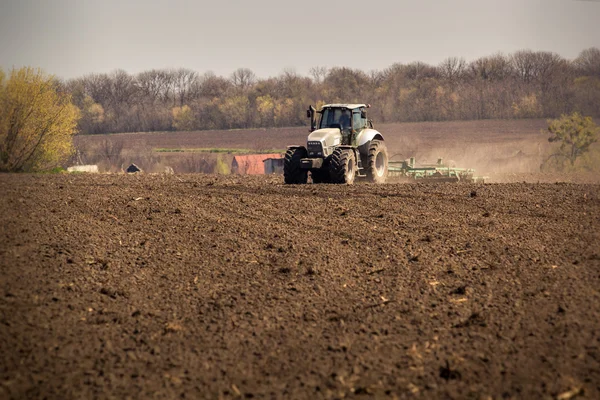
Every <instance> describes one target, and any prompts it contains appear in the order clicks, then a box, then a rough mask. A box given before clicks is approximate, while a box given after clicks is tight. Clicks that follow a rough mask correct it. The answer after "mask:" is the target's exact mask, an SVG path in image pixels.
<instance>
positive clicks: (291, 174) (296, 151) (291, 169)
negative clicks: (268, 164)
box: [283, 147, 308, 185]
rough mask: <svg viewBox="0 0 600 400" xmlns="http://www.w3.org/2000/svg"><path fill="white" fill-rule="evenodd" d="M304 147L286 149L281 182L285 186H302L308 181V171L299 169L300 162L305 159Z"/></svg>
mask: <svg viewBox="0 0 600 400" xmlns="http://www.w3.org/2000/svg"><path fill="white" fill-rule="evenodd" d="M307 155H308V154H307V152H306V149H305V148H304V147H296V148H292V149H288V150H287V151H286V152H285V158H284V160H283V180H284V182H285V183H286V184H292V185H294V184H304V183H306V181H307V180H308V171H307V170H305V169H302V168H301V165H300V160H302V159H303V158H306V157H307Z"/></svg>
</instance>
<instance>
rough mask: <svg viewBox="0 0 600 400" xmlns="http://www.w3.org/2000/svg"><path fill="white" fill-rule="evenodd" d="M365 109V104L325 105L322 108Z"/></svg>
mask: <svg viewBox="0 0 600 400" xmlns="http://www.w3.org/2000/svg"><path fill="white" fill-rule="evenodd" d="M361 107H365V108H366V107H367V105H366V104H325V105H324V106H323V108H348V109H350V110H353V109H355V108H361Z"/></svg>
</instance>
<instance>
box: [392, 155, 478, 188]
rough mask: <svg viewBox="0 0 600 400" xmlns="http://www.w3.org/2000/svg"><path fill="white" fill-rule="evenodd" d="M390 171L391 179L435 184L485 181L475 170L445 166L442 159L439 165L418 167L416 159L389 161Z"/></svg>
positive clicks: (439, 160)
mask: <svg viewBox="0 0 600 400" xmlns="http://www.w3.org/2000/svg"><path fill="white" fill-rule="evenodd" d="M388 171H389V176H391V177H405V178H410V179H414V180H427V181H433V182H467V183H483V182H484V181H485V177H483V176H475V175H474V174H475V170H474V169H471V168H456V167H449V166H446V165H444V163H443V160H442V159H441V158H440V159H438V162H437V164H423V165H420V166H417V165H416V161H415V158H414V157H411V158H409V159H408V160H405V161H389V163H388Z"/></svg>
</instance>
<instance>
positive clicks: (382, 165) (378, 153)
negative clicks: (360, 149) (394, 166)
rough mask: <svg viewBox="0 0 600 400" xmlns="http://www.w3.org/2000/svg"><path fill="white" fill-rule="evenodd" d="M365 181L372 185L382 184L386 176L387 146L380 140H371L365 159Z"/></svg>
mask: <svg viewBox="0 0 600 400" xmlns="http://www.w3.org/2000/svg"><path fill="white" fill-rule="evenodd" d="M366 169H367V171H366V173H367V179H368V180H369V181H371V182H374V183H384V182H385V180H386V179H387V176H388V152H387V146H386V145H385V143H384V142H383V141H381V140H377V139H374V140H371V144H370V145H369V155H368V157H367V168H366Z"/></svg>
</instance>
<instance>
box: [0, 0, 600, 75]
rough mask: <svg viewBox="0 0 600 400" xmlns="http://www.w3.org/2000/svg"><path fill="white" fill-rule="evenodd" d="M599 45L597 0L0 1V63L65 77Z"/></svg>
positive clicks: (296, 66) (276, 69)
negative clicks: (119, 72) (114, 72)
mask: <svg viewBox="0 0 600 400" xmlns="http://www.w3.org/2000/svg"><path fill="white" fill-rule="evenodd" d="M590 47H598V48H600V1H597V0H412V1H408V0H395V1H392V0H387V1H384V0H368V1H358V0H345V1H339V0H324V1H323V0H322V1H309V0H306V1H299V2H289V1H286V0H252V1H249V0H246V1H242V0H212V1H206V0H191V1H188V0H102V1H101V0H94V1H92V0H2V2H1V3H0V67H2V68H3V69H4V70H5V71H7V70H10V69H12V68H19V67H22V66H32V67H36V68H42V69H43V70H44V71H45V72H47V73H49V74H53V75H56V76H57V77H60V78H63V79H71V78H77V77H81V76H84V75H87V74H90V73H106V72H111V71H114V70H116V69H123V70H125V71H127V72H128V73H131V74H135V73H138V72H141V71H145V70H150V69H155V68H156V69H160V68H181V67H183V68H189V69H192V70H194V71H197V72H199V73H206V72H213V73H215V74H217V75H220V76H229V75H230V74H231V73H232V72H233V71H234V70H236V69H238V68H249V69H251V70H252V71H253V72H254V73H255V74H256V75H257V76H258V77H260V78H268V77H274V76H277V75H279V74H281V73H282V72H283V71H284V70H294V71H296V72H297V73H298V74H301V75H308V74H309V71H310V68H311V67H317V66H322V67H328V68H331V67H335V66H337V67H350V68H356V69H360V70H363V71H365V72H369V71H372V70H383V69H385V68H387V67H389V66H391V65H392V64H394V63H397V62H401V63H409V62H413V61H422V62H426V63H429V64H432V65H437V64H438V63H440V62H441V61H443V60H444V59H445V58H447V57H463V58H465V60H467V61H472V60H475V59H477V58H479V57H483V56H489V55H492V54H496V53H499V52H500V53H504V54H510V53H513V52H515V51H517V50H522V49H530V50H536V51H537V50H542V51H552V52H555V53H558V54H560V55H561V56H563V57H565V58H568V59H574V58H576V57H577V55H578V54H579V53H580V52H581V51H582V50H584V49H586V48H590Z"/></svg>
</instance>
